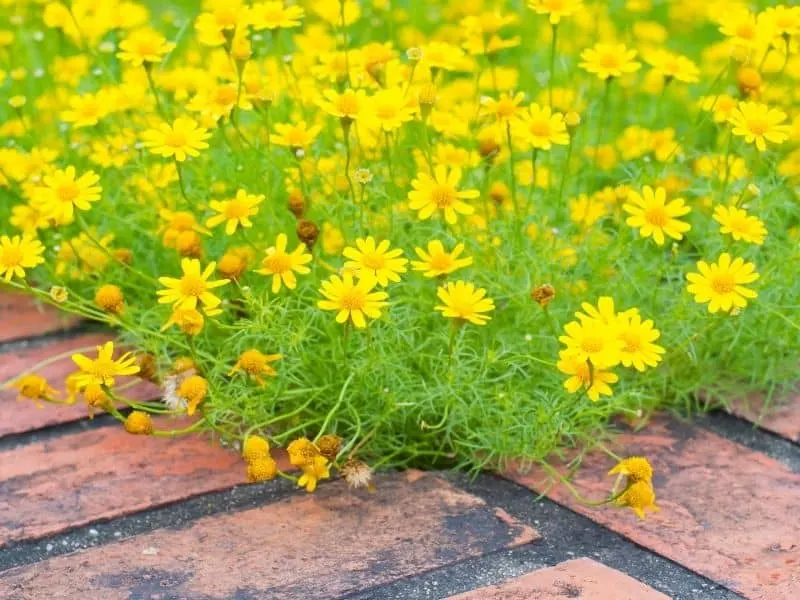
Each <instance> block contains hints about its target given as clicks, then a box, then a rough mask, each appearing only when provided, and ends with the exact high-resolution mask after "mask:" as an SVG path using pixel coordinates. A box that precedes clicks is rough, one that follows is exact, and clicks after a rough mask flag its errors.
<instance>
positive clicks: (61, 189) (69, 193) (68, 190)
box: [56, 182, 80, 202]
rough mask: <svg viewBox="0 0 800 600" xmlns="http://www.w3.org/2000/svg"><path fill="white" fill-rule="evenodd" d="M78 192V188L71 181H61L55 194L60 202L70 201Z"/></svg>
mask: <svg viewBox="0 0 800 600" xmlns="http://www.w3.org/2000/svg"><path fill="white" fill-rule="evenodd" d="M79 194H80V189H79V188H78V186H77V185H75V184H74V183H72V182H69V183H62V184H61V185H59V186H58V187H57V188H56V196H58V199H59V200H61V201H62V202H72V201H74V200H75V198H77V197H78V195H79Z"/></svg>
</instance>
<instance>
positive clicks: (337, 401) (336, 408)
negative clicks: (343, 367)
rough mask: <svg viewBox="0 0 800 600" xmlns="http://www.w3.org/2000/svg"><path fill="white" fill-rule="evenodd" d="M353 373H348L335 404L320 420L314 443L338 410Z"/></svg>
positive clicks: (353, 375)
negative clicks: (322, 419) (320, 423)
mask: <svg viewBox="0 0 800 600" xmlns="http://www.w3.org/2000/svg"><path fill="white" fill-rule="evenodd" d="M355 375H356V374H355V372H353V373H350V376H349V377H348V378H347V380H346V381H345V382H344V385H343V386H342V391H340V392H339V398H338V399H337V400H336V404H334V405H333V408H331V409H330V410H329V411H328V414H327V415H326V416H325V420H324V421H323V422H322V425H320V428H319V431H318V432H317V436H316V437H315V438H314V443H315V444H316V443H317V442H318V441H319V438H321V437H322V436H323V434H324V433H325V430H326V429H327V428H328V424H329V423H330V421H331V419H332V418H333V415H334V413H335V412H336V411H337V410H339V407H340V406H341V405H342V402H344V396H345V392H347V388H348V387H349V386H350V382H351V381H353V377H355Z"/></svg>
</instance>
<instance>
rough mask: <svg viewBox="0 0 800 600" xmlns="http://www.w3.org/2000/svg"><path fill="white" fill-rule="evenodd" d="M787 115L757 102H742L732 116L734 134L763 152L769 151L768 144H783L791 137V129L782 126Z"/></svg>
mask: <svg viewBox="0 0 800 600" xmlns="http://www.w3.org/2000/svg"><path fill="white" fill-rule="evenodd" d="M785 120H786V113H785V112H783V111H782V110H778V109H777V108H770V107H769V106H767V105H766V104H759V103H757V102H740V103H739V106H738V107H737V108H736V110H734V111H733V114H731V117H730V122H731V124H732V125H733V134H734V135H738V136H741V137H743V138H744V140H745V142H747V143H748V144H753V143H754V144H755V145H756V148H758V149H759V150H760V151H761V152H764V151H765V150H766V149H767V142H772V143H773V144H782V143H783V142H785V141H786V139H787V138H788V137H789V132H790V128H789V126H788V125H782V123H783V122H784V121H785Z"/></svg>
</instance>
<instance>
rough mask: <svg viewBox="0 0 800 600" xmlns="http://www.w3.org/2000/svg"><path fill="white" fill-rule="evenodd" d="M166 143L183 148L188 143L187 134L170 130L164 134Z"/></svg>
mask: <svg viewBox="0 0 800 600" xmlns="http://www.w3.org/2000/svg"><path fill="white" fill-rule="evenodd" d="M164 145H165V146H168V147H170V148H183V147H184V146H185V145H186V135H185V134H184V133H183V132H181V131H170V132H169V133H168V134H167V135H165V136H164Z"/></svg>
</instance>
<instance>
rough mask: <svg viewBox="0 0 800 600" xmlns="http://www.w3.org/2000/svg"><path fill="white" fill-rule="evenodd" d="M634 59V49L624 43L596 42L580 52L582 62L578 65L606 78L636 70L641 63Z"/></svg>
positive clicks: (601, 77) (620, 75)
mask: <svg viewBox="0 0 800 600" xmlns="http://www.w3.org/2000/svg"><path fill="white" fill-rule="evenodd" d="M635 59H636V50H631V49H629V48H628V47H627V46H625V44H602V43H598V44H595V45H594V46H593V47H592V48H587V49H586V50H584V51H583V52H581V60H582V61H583V62H581V63H580V65H579V66H580V67H581V68H582V69H584V70H586V71H588V72H589V73H593V74H595V75H597V77H599V78H600V79H603V80H606V79H609V78H610V77H622V76H623V75H625V74H628V73H635V72H636V71H638V70H639V68H640V67H641V66H642V64H641V63H640V62H637V61H636V60H635Z"/></svg>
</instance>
